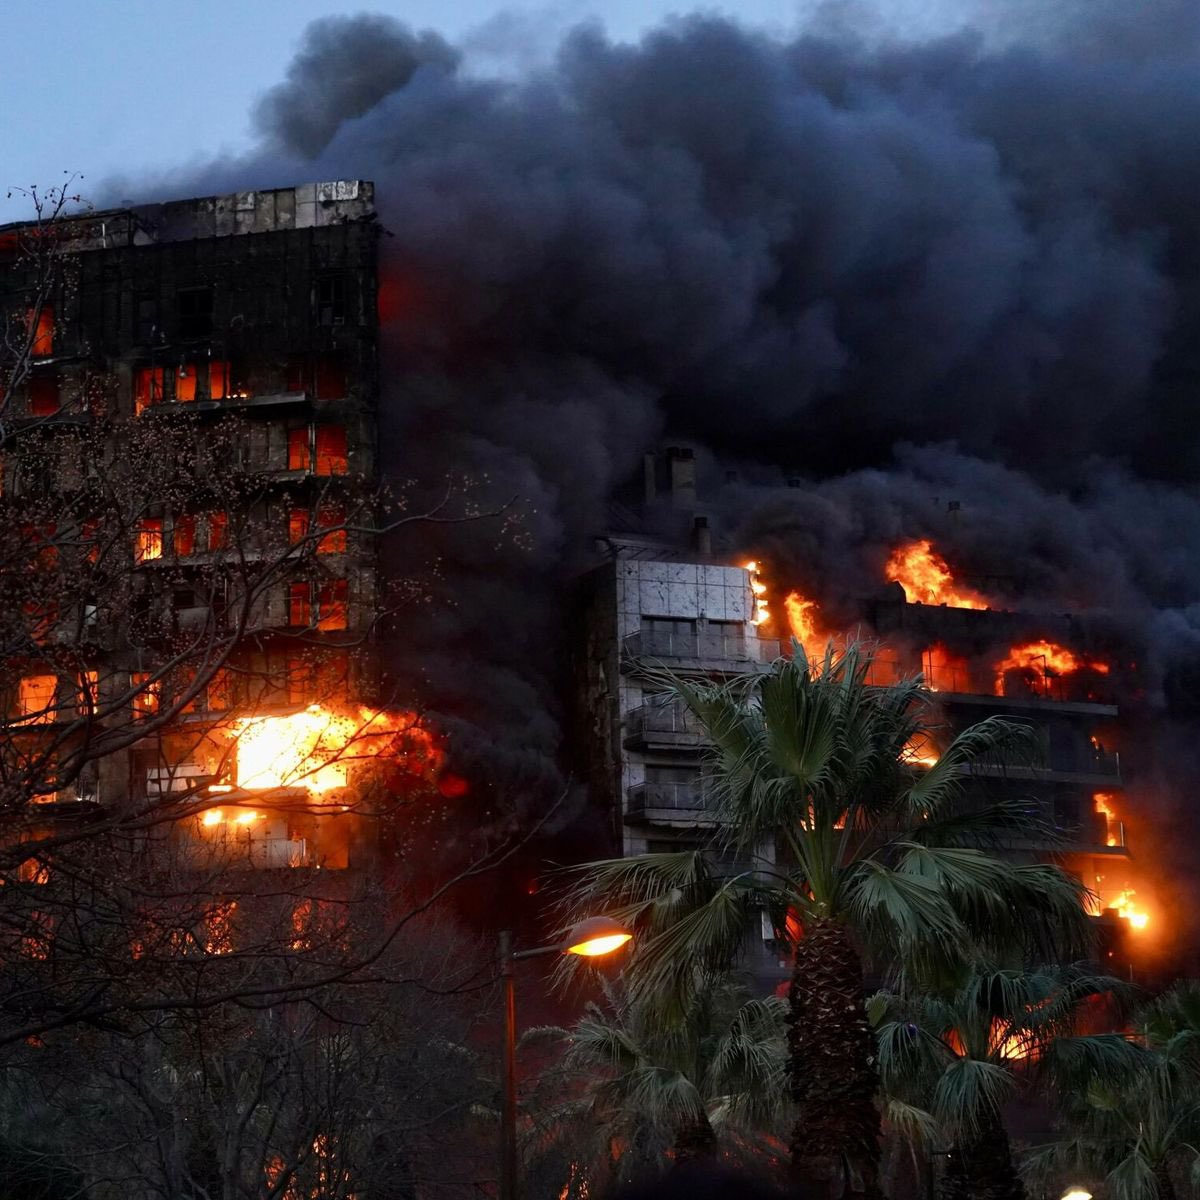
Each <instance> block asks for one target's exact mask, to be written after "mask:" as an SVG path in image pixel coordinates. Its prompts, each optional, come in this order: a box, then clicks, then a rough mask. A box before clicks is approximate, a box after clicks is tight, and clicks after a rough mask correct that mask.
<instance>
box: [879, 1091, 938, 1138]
mask: <svg viewBox="0 0 1200 1200" xmlns="http://www.w3.org/2000/svg"><path fill="white" fill-rule="evenodd" d="M883 1123H884V1127H885V1128H886V1129H888V1130H890V1131H891V1132H892V1133H894V1134H896V1136H897V1137H899V1138H902V1139H903V1140H904V1141H906V1142H909V1143H911V1144H912V1145H915V1146H936V1145H937V1144H938V1142H939V1141H940V1140H941V1137H942V1131H941V1126H940V1125H939V1124H938V1121H937V1118H936V1117H934V1115H933V1113H931V1112H929V1111H928V1110H927V1109H924V1108H921V1107H920V1106H919V1105H917V1104H909V1103H907V1102H906V1101H904V1100H898V1099H896V1097H894V1096H888V1097H885V1098H884V1102H883Z"/></svg>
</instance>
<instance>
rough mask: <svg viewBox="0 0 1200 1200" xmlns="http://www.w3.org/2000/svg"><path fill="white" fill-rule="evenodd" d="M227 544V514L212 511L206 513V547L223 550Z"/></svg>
mask: <svg viewBox="0 0 1200 1200" xmlns="http://www.w3.org/2000/svg"><path fill="white" fill-rule="evenodd" d="M228 545H229V514H228V513H225V512H213V513H209V514H208V548H209V549H210V550H224V549H225V548H226V547H227V546H228Z"/></svg>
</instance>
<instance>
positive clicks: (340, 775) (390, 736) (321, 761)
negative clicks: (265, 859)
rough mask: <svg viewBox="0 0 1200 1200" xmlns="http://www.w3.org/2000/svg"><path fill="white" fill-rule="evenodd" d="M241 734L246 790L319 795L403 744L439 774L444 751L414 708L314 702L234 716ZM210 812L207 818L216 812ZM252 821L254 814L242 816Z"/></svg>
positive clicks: (241, 777) (423, 770) (423, 767)
mask: <svg viewBox="0 0 1200 1200" xmlns="http://www.w3.org/2000/svg"><path fill="white" fill-rule="evenodd" d="M233 728H234V736H235V737H236V738H237V781H238V784H239V786H240V787H243V788H247V789H261V788H278V787H298V788H304V789H305V790H307V791H308V793H309V794H310V796H313V797H314V798H318V797H321V796H323V795H325V794H326V793H327V792H332V791H335V790H337V789H338V788H344V787H345V786H346V785H347V784H348V783H349V781H350V775H351V773H352V771H353V770H354V768H355V767H356V766H357V765H360V764H362V763H363V762H364V761H365V760H368V759H372V758H375V757H377V756H379V755H381V754H384V753H385V752H394V751H396V750H397V749H398V747H397V738H398V735H402V736H403V738H404V744H403V746H402V747H399V749H400V750H401V751H402V753H404V755H405V756H406V758H408V759H409V760H411V763H412V764H414V765H416V767H417V768H418V770H417V772H416V773H418V774H422V775H426V774H428V775H432V774H435V773H436V771H437V770H438V768H439V767H440V765H441V762H442V758H443V754H442V751H441V750H440V748H439V747H438V746H437V745H436V744H435V741H434V738H433V736H432V735H431V734H430V733H429V731H428V730H426V729H424V728H422V727H421V726H420V725H419V724H418V723H417V717H416V716H415V715H414V714H412V713H395V712H386V711H383V710H380V709H373V708H367V707H365V706H359V707H358V708H357V709H356V710H354V711H342V712H338V711H334V710H332V709H329V708H325V707H323V706H322V705H320V704H310V705H309V706H308V707H307V708H305V709H302V710H301V711H300V712H296V713H291V714H289V715H287V716H273V717H266V716H261V717H257V716H256V717H241V718H238V719H237V720H235V721H234V723H233ZM219 811H220V810H217V809H213V810H209V812H208V813H206V814H205V818H204V820H205V822H206V823H208V824H215V823H216V822H217V821H219V820H220V819H221V818H220V817H217V818H215V819H213V820H210V818H211V816H212V813H213V812H219ZM237 819H238V820H241V821H252V820H254V819H255V816H254V815H253V814H246V813H243V814H241V816H239V817H238V818H237Z"/></svg>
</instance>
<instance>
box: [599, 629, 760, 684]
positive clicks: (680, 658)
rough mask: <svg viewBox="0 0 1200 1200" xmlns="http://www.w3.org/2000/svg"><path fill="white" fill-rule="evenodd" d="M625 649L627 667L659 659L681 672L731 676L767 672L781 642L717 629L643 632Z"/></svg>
mask: <svg viewBox="0 0 1200 1200" xmlns="http://www.w3.org/2000/svg"><path fill="white" fill-rule="evenodd" d="M621 650H622V661H623V662H624V663H626V664H632V663H636V661H637V660H638V659H650V660H655V659H658V660H662V661H663V662H665V663H668V664H669V665H670V666H672V667H675V668H676V669H677V670H685V671H704V672H708V673H713V674H721V673H726V674H727V673H730V672H735V671H736V672H746V671H761V670H764V669H765V668H766V667H767V666H769V665H770V663H772V662H773V661H774V660H775V659H777V658H778V657H779V641H778V639H777V638H760V637H756V636H755V635H754V634H752V633H751V634H746V633H744V632H742V633H726V632H720V631H717V630H713V629H699V630H697V629H692V630H650V629H641V630H638V631H637V632H636V633H631V634H629V635H628V636H627V637H626V638H624V639H623V641H622V643H621Z"/></svg>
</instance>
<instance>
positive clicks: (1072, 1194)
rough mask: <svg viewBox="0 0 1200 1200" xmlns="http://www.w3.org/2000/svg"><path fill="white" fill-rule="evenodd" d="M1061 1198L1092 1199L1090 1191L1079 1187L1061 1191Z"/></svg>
mask: <svg viewBox="0 0 1200 1200" xmlns="http://www.w3.org/2000/svg"><path fill="white" fill-rule="evenodd" d="M1062 1200H1092V1193H1091V1192H1089V1191H1087V1190H1086V1189H1084V1188H1081V1187H1073V1188H1068V1190H1067V1191H1065V1192H1063V1194H1062Z"/></svg>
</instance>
